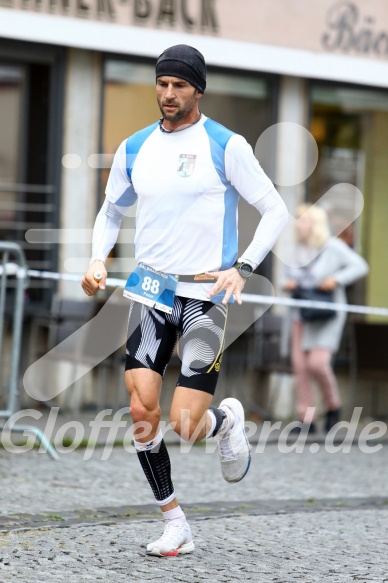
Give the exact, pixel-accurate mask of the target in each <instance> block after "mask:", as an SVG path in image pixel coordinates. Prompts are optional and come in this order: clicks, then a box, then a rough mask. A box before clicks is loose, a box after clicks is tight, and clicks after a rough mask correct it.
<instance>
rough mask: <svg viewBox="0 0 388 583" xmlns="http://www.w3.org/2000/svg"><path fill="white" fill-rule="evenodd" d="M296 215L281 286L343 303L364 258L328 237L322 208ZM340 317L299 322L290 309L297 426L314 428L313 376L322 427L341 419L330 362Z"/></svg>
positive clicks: (307, 207) (305, 209) (363, 271)
mask: <svg viewBox="0 0 388 583" xmlns="http://www.w3.org/2000/svg"><path fill="white" fill-rule="evenodd" d="M297 218H298V221H297V223H296V240H297V245H296V247H295V250H294V253H293V258H292V263H291V262H290V267H288V269H287V273H286V280H285V283H284V286H283V287H284V290H285V291H287V292H289V293H290V294H295V291H296V290H297V289H298V288H301V289H303V288H304V289H306V288H317V289H320V290H322V291H326V292H333V300H334V302H339V303H345V302H346V294H345V287H346V286H347V285H350V284H351V283H353V282H354V281H356V280H357V279H360V278H361V277H363V276H365V275H366V274H367V273H368V265H367V263H366V261H365V260H364V259H363V258H362V257H360V256H359V255H358V254H357V253H355V252H354V251H353V250H352V249H351V248H350V247H348V245H346V243H344V242H343V241H341V240H340V239H337V238H333V237H330V232H329V226H328V220H327V216H326V213H325V211H324V210H323V209H322V208H319V207H317V205H314V206H310V205H302V206H301V207H299V209H298V213H297ZM345 320H346V313H345V312H337V313H336V315H335V316H334V317H332V318H330V319H328V320H317V321H308V322H307V321H303V320H302V317H301V311H300V309H298V308H296V309H293V310H292V312H291V331H290V332H291V363H292V368H293V371H294V374H295V377H296V402H297V414H298V417H299V420H300V421H301V422H302V423H303V425H302V430H305V431H309V432H311V433H313V432H314V431H315V407H314V404H313V393H312V386H311V383H312V380H315V381H316V382H317V384H318V386H319V388H320V390H321V392H322V397H323V400H324V404H325V408H326V420H325V430H326V431H329V430H330V429H331V427H333V426H334V425H335V424H336V423H337V422H338V421H339V419H340V408H341V401H340V396H339V392H338V387H337V382H336V378H335V375H334V372H333V368H332V365H331V360H332V355H333V353H335V352H336V351H337V350H338V347H339V344H340V341H341V337H342V331H343V327H344V324H345Z"/></svg>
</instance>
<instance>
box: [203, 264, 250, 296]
mask: <svg viewBox="0 0 388 583" xmlns="http://www.w3.org/2000/svg"><path fill="white" fill-rule="evenodd" d="M206 275H208V276H210V277H215V278H216V280H217V281H216V283H215V284H214V285H213V287H212V289H211V290H210V293H209V295H208V298H209V300H210V299H211V298H212V297H214V296H215V295H217V294H218V293H219V292H220V291H222V290H225V292H226V293H225V297H224V299H223V300H222V303H223V304H227V303H228V300H229V298H230V297H231V295H232V294H234V295H235V297H236V301H237V303H238V304H240V305H241V304H242V300H241V292H242V290H243V288H244V285H245V281H246V280H245V278H244V277H242V275H240V274H239V272H238V271H237V269H235V268H234V267H232V268H231V269H227V270H226V271H212V272H210V271H208V272H206Z"/></svg>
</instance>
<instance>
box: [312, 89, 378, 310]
mask: <svg viewBox="0 0 388 583" xmlns="http://www.w3.org/2000/svg"><path fill="white" fill-rule="evenodd" d="M311 102H312V117H311V132H312V134H313V135H314V137H315V139H316V141H317V143H318V148H319V162H318V166H317V168H316V170H315V172H314V173H313V175H312V176H311V179H310V181H309V188H308V197H309V199H310V200H311V201H313V202H314V201H316V200H318V199H319V198H320V197H321V196H322V195H323V194H324V193H325V192H326V191H327V190H328V189H329V188H330V187H332V186H334V185H335V184H338V183H351V184H354V185H356V186H357V187H358V188H359V189H360V190H361V192H362V194H363V197H364V211H363V213H362V215H361V217H360V218H359V219H357V220H356V221H355V222H354V223H353V224H351V225H350V226H349V227H348V228H347V229H345V230H344V231H343V232H342V234H341V235H340V236H341V237H342V238H343V239H344V240H345V241H346V243H348V244H349V245H351V246H352V247H354V248H355V249H356V250H357V251H358V252H360V253H361V254H362V255H363V256H364V257H365V258H366V260H367V261H368V263H369V266H370V274H369V276H368V278H367V282H366V290H365V291H361V288H362V286H361V287H360V289H359V292H358V294H357V297H356V298H355V299H356V300H357V301H358V302H361V303H363V302H366V303H368V304H369V305H381V306H384V305H386V276H385V272H386V269H385V264H386V258H385V249H386V248H387V245H388V231H387V228H386V220H387V216H388V197H387V189H388V186H387V185H388V164H387V152H388V92H386V91H379V90H371V89H361V88H352V87H346V86H335V87H334V86H330V85H325V84H319V83H314V84H313V85H312V87H311ZM339 204H340V203H339ZM344 204H346V203H344ZM338 209H339V210H338ZM328 210H329V216H330V209H328ZM330 219H331V228H332V232H333V234H338V232H339V231H341V230H342V228H343V225H342V223H341V220H342V217H341V209H340V208H339V207H338V208H337V211H336V212H335V213H332V214H331V216H330Z"/></svg>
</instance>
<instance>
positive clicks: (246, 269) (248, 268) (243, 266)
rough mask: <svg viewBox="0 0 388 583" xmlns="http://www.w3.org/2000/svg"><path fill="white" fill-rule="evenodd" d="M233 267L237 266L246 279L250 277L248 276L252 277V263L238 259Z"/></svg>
mask: <svg viewBox="0 0 388 583" xmlns="http://www.w3.org/2000/svg"><path fill="white" fill-rule="evenodd" d="M233 267H235V268H236V269H237V271H238V272H239V274H240V275H241V276H242V277H244V278H245V279H248V277H250V276H251V275H252V273H253V267H252V265H249V263H241V262H238V261H236V263H235V264H234V265H233Z"/></svg>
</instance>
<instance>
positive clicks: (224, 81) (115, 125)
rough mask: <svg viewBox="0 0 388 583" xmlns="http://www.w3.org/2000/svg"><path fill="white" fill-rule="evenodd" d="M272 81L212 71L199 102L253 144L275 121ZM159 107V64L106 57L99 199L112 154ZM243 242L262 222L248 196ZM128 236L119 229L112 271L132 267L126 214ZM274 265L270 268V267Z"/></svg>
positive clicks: (153, 116) (242, 214)
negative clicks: (125, 259) (126, 261)
mask: <svg viewBox="0 0 388 583" xmlns="http://www.w3.org/2000/svg"><path fill="white" fill-rule="evenodd" d="M272 91H273V84H272V80H271V79H268V78H266V77H260V76H258V75H257V74H256V75H244V74H238V75H237V74H230V73H221V72H213V71H209V72H208V75H207V89H206V93H205V94H204V96H203V98H202V99H201V101H200V109H201V111H202V112H203V113H204V114H205V115H207V116H208V117H211V118H212V119H214V120H216V121H217V122H219V123H221V124H223V125H225V126H226V127H228V128H229V129H231V130H233V131H235V132H237V133H239V134H242V135H243V136H244V137H245V138H246V139H247V141H248V142H249V143H250V144H251V146H252V147H253V148H254V146H255V144H256V141H257V139H258V138H259V136H260V134H261V133H262V132H263V131H264V130H265V129H266V128H267V127H268V126H270V125H272V123H274V118H273V116H274V113H275V112H274V105H275V104H274V100H273V99H272ZM159 118H160V111H159V108H158V105H157V102H156V97H155V67H154V65H148V64H138V63H130V62H126V61H119V60H111V59H109V60H107V61H106V63H105V70H104V114H103V130H102V146H103V153H104V161H105V169H104V170H102V172H101V181H100V183H101V189H100V201H99V203H101V201H102V200H103V197H104V188H105V185H106V181H107V178H108V174H109V167H110V163H111V161H112V158H113V154H114V152H115V150H116V149H117V147H118V146H119V144H120V143H121V142H122V140H124V139H125V138H126V137H127V136H129V135H131V134H132V133H134V132H135V131H137V130H139V129H141V128H143V127H145V126H147V125H149V124H151V123H153V122H155V121H156V120H157V119H159ZM239 216H240V221H239V224H240V237H239V239H240V247H241V250H242V249H243V248H245V247H247V245H248V243H249V242H250V240H251V238H252V236H253V233H254V230H255V228H256V227H257V223H258V220H259V218H260V217H259V215H258V214H256V213H252V211H251V210H250V209H249V205H247V204H246V203H245V202H244V201H243V200H242V201H241V202H240V207H239ZM125 221H126V224H125V225H123V226H124V227H126V229H127V230H126V235H125V240H124V239H123V237H122V235H121V234H120V239H119V245H118V246H117V249H116V251H115V253H116V254H117V255H118V257H116V258H114V259H113V260H112V262H111V266H110V270H111V271H112V270H113V271H115V272H116V273H118V272H120V273H122V271H126V270H128V264H126V266H124V265H123V264H121V262H120V261H119V257H128V253H131V254H132V255H129V257H131V256H133V246H132V245H133V239H132V243H128V229H131V228H133V225H134V217H127V218H126V219H125ZM268 269H269V266H268V267H267V271H268Z"/></svg>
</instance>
